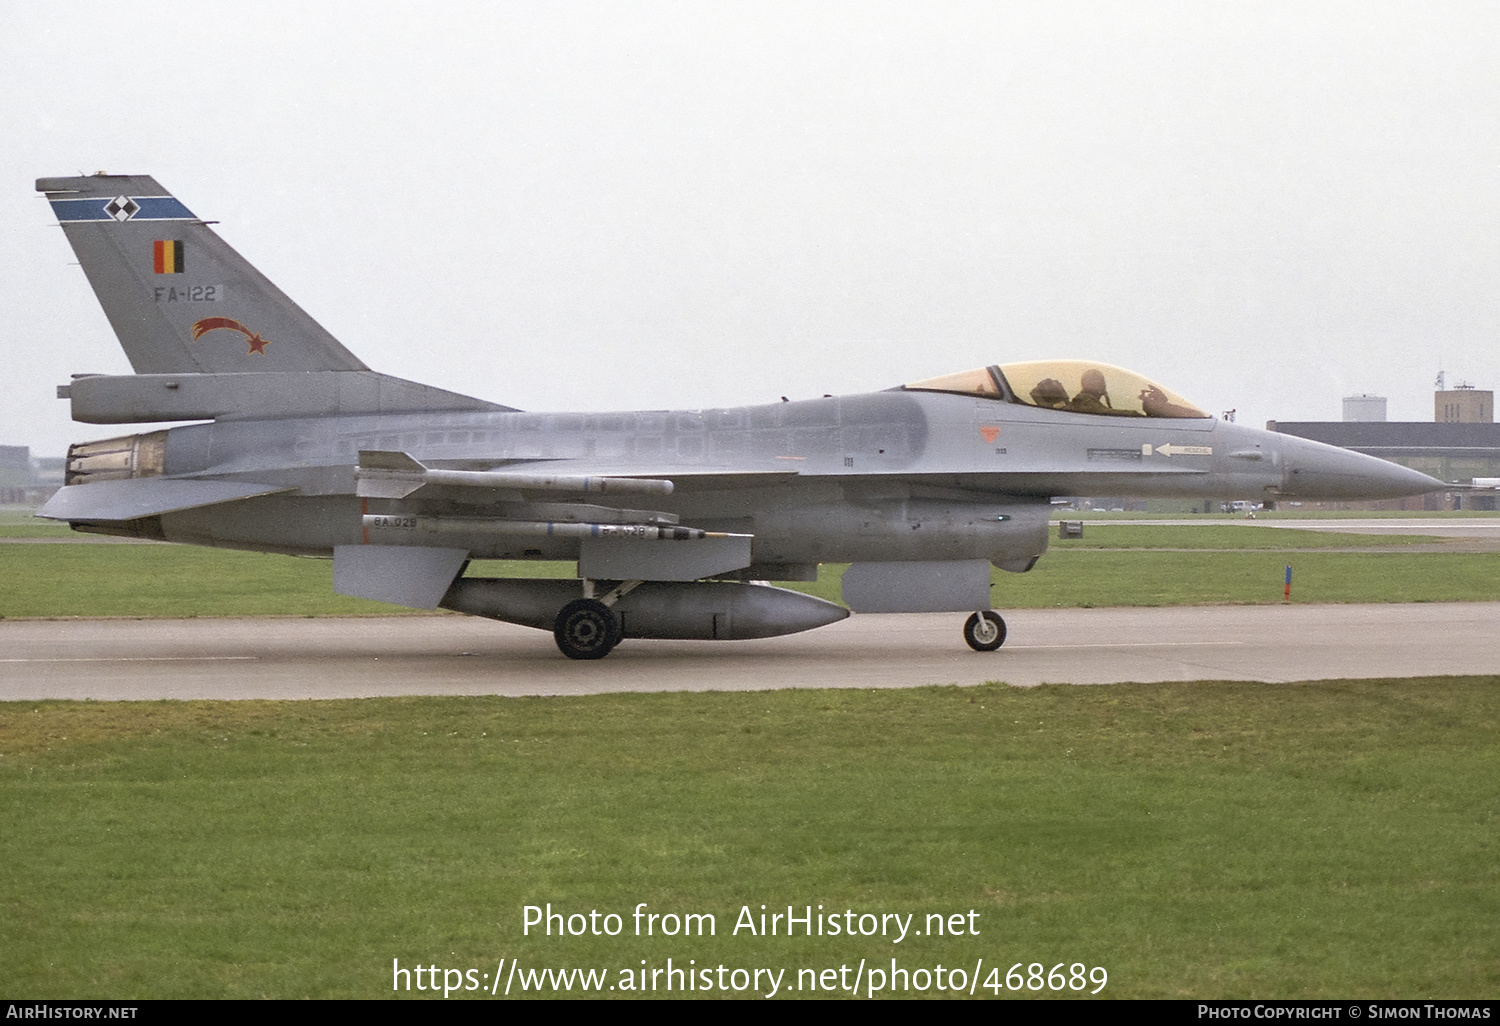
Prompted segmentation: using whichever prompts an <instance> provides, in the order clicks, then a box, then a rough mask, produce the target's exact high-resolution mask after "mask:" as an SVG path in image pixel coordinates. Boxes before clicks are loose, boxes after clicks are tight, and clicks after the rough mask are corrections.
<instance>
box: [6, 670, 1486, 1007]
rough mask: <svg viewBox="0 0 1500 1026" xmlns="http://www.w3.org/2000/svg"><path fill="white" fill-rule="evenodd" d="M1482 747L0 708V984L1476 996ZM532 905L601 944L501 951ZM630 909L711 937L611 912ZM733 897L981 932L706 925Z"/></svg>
mask: <svg viewBox="0 0 1500 1026" xmlns="http://www.w3.org/2000/svg"><path fill="white" fill-rule="evenodd" d="M1497 768H1500V682H1497V681H1496V680H1495V679H1493V678H1487V679H1472V678H1470V679H1463V678H1447V679H1433V680H1417V681H1363V682H1359V681H1340V682H1324V683H1312V684H1305V685H1292V686H1268V685H1246V684H1213V683H1204V684H1182V685H1176V684H1172V685H1168V684H1160V685H1122V686H1115V687H1108V688H1073V687H1064V686H1048V687H1041V688H1036V689H1030V690H1018V689H1010V688H1006V687H1003V686H994V685H990V686H985V687H981V688H965V689H954V688H944V689H915V690H911V691H878V692H858V691H855V692H850V691H839V692H834V691H786V692H769V693H757V694H726V693H708V694H658V695H624V696H595V697H580V698H552V699H502V698H462V699H460V698H455V699H390V700H368V701H357V702H290V703H278V702H240V703H208V702H158V703H112V704H107V705H101V704H94V703H25V704H4V705H0V782H3V784H0V786H3V791H4V796H5V829H4V831H3V832H0V856H3V859H4V864H5V866H6V872H5V873H4V874H0V902H3V907H4V914H3V915H0V950H3V951H4V952H5V957H4V959H3V960H0V990H3V992H4V993H6V994H10V995H25V996H28V997H45V996H69V997H85V996H112V997H198V996H202V997H218V996H233V997H256V996H262V995H265V996H271V997H305V996H318V997H332V996H342V997H380V996H385V995H388V994H390V992H391V990H390V988H391V984H392V959H400V961H401V964H402V965H408V966H409V965H416V964H421V965H437V966H439V967H440V968H456V969H460V970H467V969H470V968H473V969H476V970H477V971H478V972H480V973H485V972H489V973H493V971H494V967H495V965H496V963H497V961H498V959H500V958H502V957H504V958H508V959H519V960H521V961H520V965H521V966H522V967H523V968H546V967H550V968H562V967H598V968H603V969H607V970H608V971H609V975H608V977H607V978H608V980H609V981H610V982H615V981H616V980H617V979H618V974H619V971H620V970H622V969H639V968H640V967H641V964H642V961H643V960H644V961H645V963H646V964H647V965H648V967H663V966H665V964H666V960H667V958H669V957H670V958H672V959H674V961H675V963H676V964H677V965H678V966H681V965H683V964H684V963H686V962H687V960H688V959H694V960H696V964H697V965H699V966H702V965H710V966H718V965H720V964H723V965H725V966H727V967H729V968H731V969H732V968H735V967H747V968H751V969H753V968H757V967H760V968H776V967H780V968H785V969H786V970H788V974H787V977H786V979H787V980H792V981H794V980H795V979H796V971H797V970H799V969H808V968H811V969H817V970H820V971H821V970H823V969H828V968H835V969H836V968H838V967H839V966H843V965H847V966H848V968H849V972H850V974H851V976H852V973H853V971H854V967H855V965H856V964H857V963H858V962H859V960H860V959H866V960H867V963H868V964H869V965H872V966H873V965H885V966H888V965H889V960H890V959H891V958H892V957H895V958H896V959H897V960H898V962H899V964H900V965H902V966H905V967H907V968H912V969H914V968H918V967H927V968H928V969H929V970H930V969H931V968H932V967H934V966H936V965H937V964H939V963H941V964H943V965H945V966H948V967H950V968H952V967H957V966H964V967H972V966H974V965H975V963H976V961H978V960H980V959H982V960H983V961H982V964H981V977H983V976H984V975H985V974H986V973H987V971H988V970H987V968H986V967H999V969H1000V976H999V977H997V978H996V979H997V980H998V979H1000V978H1002V977H1003V976H1004V973H1005V971H1006V970H1007V969H1008V968H1009V967H1010V966H1012V965H1013V964H1014V963H1016V962H1024V963H1027V964H1028V965H1029V964H1030V963H1033V962H1040V963H1043V964H1044V965H1045V966H1046V967H1047V968H1049V969H1050V968H1051V967H1052V966H1053V965H1054V964H1056V963H1058V962H1064V963H1068V964H1069V965H1071V964H1073V963H1082V964H1084V965H1085V966H1087V967H1088V968H1090V969H1092V968H1093V967H1096V966H1097V967H1102V968H1103V969H1104V970H1106V971H1107V972H1108V983H1107V985H1106V988H1105V990H1104V994H1103V996H1110V997H1148V996H1150V997H1184V996H1192V997H1210V996H1222V997H1262V998H1265V997H1315V996H1345V997H1348V996H1359V997H1403V998H1416V997H1442V996H1450V997H1471V998H1472V997H1483V996H1488V997H1494V996H1496V994H1497V993H1500V932H1497V931H1496V930H1495V922H1496V920H1497V917H1500V806H1497V803H1496V789H1495V781H1496V770H1497ZM549 902H550V903H551V904H552V906H553V907H554V909H558V910H562V911H564V912H581V913H585V914H586V913H588V912H589V911H590V910H594V909H597V910H599V911H600V912H601V913H608V912H614V913H617V914H620V915H622V916H623V917H624V923H625V924H626V925H625V931H624V933H623V934H622V935H621V936H619V937H615V938H610V937H594V936H582V937H566V938H562V937H558V936H553V937H551V938H547V937H544V936H536V935H533V936H530V937H525V936H523V935H522V914H523V913H522V909H523V906H525V905H538V906H545V905H546V904H547V903H549ZM639 902H647V903H648V909H649V910H651V911H657V912H663V913H665V912H677V913H679V914H681V913H687V912H697V913H712V914H714V916H715V917H716V926H717V930H716V935H715V936H713V937H703V938H698V937H693V938H691V939H688V938H684V937H680V936H679V937H675V938H663V937H660V936H657V937H653V938H645V937H641V938H637V937H635V936H632V935H630V932H631V931H630V926H629V924H630V918H629V913H630V912H631V911H632V910H633V909H634V908H635V907H636V905H637V903H639ZM762 904H764V905H766V906H768V908H769V910H770V911H779V910H784V908H785V906H787V905H789V904H790V905H793V906H795V907H796V908H797V909H798V911H799V913H800V911H801V910H802V909H803V908H804V907H805V906H808V905H811V906H813V907H814V908H815V909H816V907H817V906H818V905H820V904H821V905H822V906H823V907H824V910H825V911H829V910H831V911H837V912H840V913H842V912H843V911H844V910H854V911H855V913H856V915H858V914H859V913H863V912H869V913H876V914H882V913H891V912H894V913H898V914H903V915H905V914H914V915H915V919H914V923H915V924H916V928H917V929H920V928H921V926H922V925H923V924H924V923H926V918H925V917H926V916H927V915H928V914H930V913H942V914H943V915H944V916H948V915H951V914H955V913H961V914H963V915H964V916H967V913H968V912H969V911H970V910H973V911H974V912H975V913H976V914H977V915H976V918H974V919H973V920H969V919H967V918H965V920H964V926H965V928H966V929H967V927H968V926H969V925H971V924H972V925H973V926H974V927H975V928H977V930H978V935H977V936H968V935H965V936H958V937H952V936H944V937H936V936H922V937H917V936H909V937H908V938H907V939H906V940H905V941H903V942H901V943H900V944H894V943H892V939H891V938H890V937H886V938H884V939H882V938H880V937H878V936H877V937H859V938H854V939H850V938H846V937H836V938H835V937H828V936H824V937H821V938H819V937H812V938H807V937H801V936H798V937H794V938H791V939H788V938H786V937H784V936H777V937H757V936H751V935H749V934H748V933H746V932H745V931H744V930H741V931H740V933H739V935H738V936H735V935H734V934H733V932H732V931H733V926H734V924H735V921H736V919H737V918H738V915H739V913H740V909H741V908H742V907H743V906H748V907H749V908H750V909H751V910H752V913H753V915H755V916H758V915H759V912H760V906H761V905H762ZM967 971H968V970H966V972H967ZM1025 971H1026V970H1025V969H1024V968H1023V970H1022V972H1025ZM1064 971H1065V972H1066V971H1067V970H1064ZM978 982H979V984H980V986H979V989H978V991H977V993H978V994H980V995H985V996H988V992H987V991H986V990H984V989H983V983H984V980H983V979H982V978H981V979H979V980H978ZM484 985H485V986H486V987H487V986H489V983H488V981H487V980H486V981H485V984H484ZM788 985H789V986H790V985H791V984H788ZM1090 989H1092V984H1091V985H1090ZM413 993H414V995H415V992H413ZM793 993H795V991H793ZM1001 993H1002V994H1004V993H1006V992H1005V991H1004V990H1002V991H1001ZM423 996H427V995H423ZM804 996H805V992H804Z"/></svg>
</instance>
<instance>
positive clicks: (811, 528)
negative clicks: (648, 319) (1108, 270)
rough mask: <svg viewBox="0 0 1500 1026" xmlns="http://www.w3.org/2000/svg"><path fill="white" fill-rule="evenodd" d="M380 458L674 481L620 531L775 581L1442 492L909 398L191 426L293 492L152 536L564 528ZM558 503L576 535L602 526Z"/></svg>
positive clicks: (188, 447) (487, 540)
mask: <svg viewBox="0 0 1500 1026" xmlns="http://www.w3.org/2000/svg"><path fill="white" fill-rule="evenodd" d="M371 450H380V451H401V452H405V453H407V454H409V455H411V456H413V457H415V458H416V459H417V460H420V461H421V462H422V463H424V464H426V465H428V466H432V467H448V468H459V469H478V470H491V469H495V468H505V469H516V470H523V469H524V470H527V471H532V472H537V473H549V474H570V473H577V474H593V475H615V476H622V477H623V476H636V477H661V478H668V479H671V480H672V481H674V482H675V489H674V491H673V492H672V494H670V495H665V496H652V497H650V498H642V499H641V500H640V504H641V505H643V506H647V507H649V508H648V509H644V510H639V511H624V518H625V519H626V520H627V521H628V520H629V519H630V514H632V513H638V514H639V518H638V519H639V520H640V522H648V521H651V520H653V519H655V518H656V517H657V515H658V514H669V515H672V516H674V517H676V518H677V519H678V520H680V522H681V523H682V524H685V525H691V526H692V527H695V528H701V529H705V530H711V531H735V532H740V533H746V534H751V535H753V536H754V540H753V542H752V546H753V549H752V551H753V559H754V563H755V564H757V565H760V566H775V565H786V566H792V565H807V564H816V563H819V562H855V561H861V560H871V561H900V560H959V559H980V558H982V559H987V560H990V561H991V562H993V563H995V564H996V565H999V566H1002V567H1003V568H1005V569H1013V570H1022V569H1027V568H1029V565H1030V563H1031V562H1033V561H1034V560H1035V558H1036V557H1037V556H1039V555H1040V554H1041V553H1042V552H1043V551H1044V550H1045V549H1046V545H1047V538H1046V522H1047V513H1048V508H1049V503H1050V500H1051V499H1053V498H1054V497H1056V496H1066V495H1119V496H1139V497H1184V498H1212V499H1251V500H1257V501H1261V500H1266V499H1275V498H1289V497H1304V498H1325V499H1344V498H1380V497H1385V496H1396V495H1405V494H1411V493H1412V492H1419V491H1422V490H1425V488H1426V486H1427V485H1429V484H1430V483H1431V481H1430V479H1428V478H1425V477H1423V476H1422V475H1419V474H1416V473H1415V472H1412V471H1408V470H1406V469H1405V468H1402V467H1399V466H1396V465H1394V464H1390V463H1387V462H1384V461H1381V460H1376V459H1373V458H1371V457H1366V456H1362V455H1360V454H1357V453H1351V452H1348V451H1346V450H1341V449H1335V448H1333V447H1330V446H1325V445H1320V444H1318V443H1315V442H1309V441H1307V440H1304V439H1300V438H1295V437H1291V436H1285V435H1278V434H1275V433H1272V432H1267V431H1261V430H1258V429H1255V428H1249V427H1244V426H1241V425H1236V424H1232V423H1227V422H1223V421H1219V420H1215V419H1213V418H1193V419H1155V418H1142V417H1112V416H1100V415H1095V414H1085V413H1074V412H1067V411H1060V410H1048V409H1040V408H1035V407H1030V406H1025V405H1021V404H1017V403H1012V402H1007V401H1004V400H1001V399H992V398H985V397H976V396H969V395H960V394H952V393H944V392H933V391H919V390H905V389H893V390H890V391H884V392H875V393H870V394H865V395H855V396H846V397H834V398H825V399H814V400H808V401H803V402H781V403H774V404H770V405H765V406H750V407H737V408H728V409H708V410H690V411H644V412H628V413H525V412H517V411H501V412H491V411H454V412H423V413H405V414H384V415H362V416H358V415H357V416H319V417H306V418H280V419H221V420H219V421H218V422H215V423H212V424H199V425H190V426H185V427H176V428H172V429H170V431H169V432H168V434H167V441H166V447H165V457H164V463H163V465H162V467H161V471H162V472H164V475H165V476H167V477H174V478H197V479H204V478H208V479H214V480H240V481H248V482H254V483H257V484H261V485H265V486H276V487H280V488H283V489H288V490H286V491H283V492H280V493H278V494H274V495H265V496H261V497H257V498H249V499H244V500H241V501H237V502H229V503H222V504H217V505H209V506H203V507H199V508H196V509H186V510H180V511H176V512H170V513H164V514H162V515H160V517H159V518H157V519H156V520H155V521H154V523H153V525H152V528H151V529H150V533H151V534H153V535H155V536H157V537H162V538H165V539H166V540H170V541H180V542H187V543H192V544H200V545H216V546H223V547H230V548H243V549H253V550H261V551H272V552H284V553H294V554H301V555H329V554H331V552H332V550H333V548H334V547H335V546H339V545H351V544H359V543H361V542H366V543H368V542H369V541H371V540H372V539H370V538H369V537H368V536H367V535H365V534H364V532H365V531H367V530H368V528H367V527H362V517H361V515H362V513H368V514H385V515H389V516H390V517H391V518H392V521H393V522H394V523H405V522H408V521H411V522H415V521H416V520H417V518H427V517H444V516H447V517H459V518H463V517H474V518H492V519H493V518H498V519H502V520H503V519H506V518H514V517H524V518H527V519H532V520H535V519H553V518H552V517H550V516H549V515H548V505H549V504H546V503H542V504H539V503H537V502H535V501H533V498H531V497H528V496H526V495H524V494H521V493H514V494H510V493H507V492H506V491H505V490H496V489H429V490H427V491H424V492H422V493H418V494H414V495H412V496H409V497H407V498H404V499H360V498H358V497H357V496H356V494H355V493H356V477H355V467H356V465H357V464H358V462H359V454H360V452H361V451H371ZM586 501H587V500H586V499H585V500H584V502H585V503H586ZM556 505H557V508H558V509H559V510H563V511H566V512H565V514H563V515H562V516H565V517H566V518H572V519H576V518H578V517H579V516H580V515H583V514H586V512H587V507H586V506H584V507H580V505H579V504H577V503H568V504H556ZM617 506H618V504H617V503H612V504H611V505H610V507H609V508H608V510H607V511H603V510H601V517H602V519H604V520H607V521H616V522H617V521H620V520H621V518H622V511H620V510H618V509H617V508H616V507H617ZM362 507H363V508H362ZM562 516H560V518H562ZM158 526H159V533H157V530H156V528H157V527H158ZM391 530H393V531H402V530H405V533H404V534H401V535H399V536H393V537H383V538H379V539H375V540H377V541H383V542H386V543H397V542H398V541H399V543H400V544H406V545H411V544H418V545H421V544H445V545H453V544H461V545H462V547H464V548H467V549H469V551H470V553H471V555H472V556H473V557H474V558H507V559H525V558H533V559H575V558H577V555H578V543H577V541H576V539H568V538H547V537H525V536H514V535H494V534H487V533H483V532H478V533H474V534H473V535H472V536H468V537H460V538H457V539H456V538H455V537H454V536H453V535H452V534H451V533H450V534H448V535H446V536H444V538H443V539H442V540H441V541H439V540H438V539H436V538H433V539H424V537H423V536H422V533H421V531H420V530H412V529H410V528H402V527H399V526H397V527H393V528H392V529H391Z"/></svg>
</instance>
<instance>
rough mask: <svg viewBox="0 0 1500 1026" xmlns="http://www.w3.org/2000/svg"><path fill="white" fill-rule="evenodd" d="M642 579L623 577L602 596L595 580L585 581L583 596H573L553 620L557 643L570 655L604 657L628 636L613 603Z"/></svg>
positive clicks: (577, 657)
mask: <svg viewBox="0 0 1500 1026" xmlns="http://www.w3.org/2000/svg"><path fill="white" fill-rule="evenodd" d="M641 583H642V582H640V581H621V582H620V583H619V584H618V585H616V586H615V587H614V588H611V589H610V590H609V591H608V592H606V593H605V594H604V595H603V596H602V597H600V598H594V582H593V581H590V580H585V581H584V582H583V598H581V599H574V600H573V601H572V602H569V603H568V604H567V605H565V606H563V607H562V609H561V610H559V611H558V614H557V619H556V620H554V621H553V622H552V636H553V637H554V638H556V639H557V647H558V648H560V649H562V654H563V655H565V656H567V657H568V658H569V659H603V658H604V657H605V656H607V655H609V653H610V652H611V651H612V650H613V649H614V647H615V646H616V645H618V644H619V643H620V639H621V638H623V637H624V636H625V629H624V625H623V624H622V623H621V622H620V617H619V614H617V613H616V612H615V611H614V608H613V606H614V604H615V603H616V602H618V601H620V599H621V598H623V597H624V596H626V595H628V594H629V593H630V592H631V591H633V590H635V589H636V588H637V587H638V586H639V585H640V584H641Z"/></svg>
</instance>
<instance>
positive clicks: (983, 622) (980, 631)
mask: <svg viewBox="0 0 1500 1026" xmlns="http://www.w3.org/2000/svg"><path fill="white" fill-rule="evenodd" d="M964 640H965V641H967V642H968V643H969V647H970V648H972V649H973V650H974V651H976V652H993V651H995V649H997V648H999V647H1000V646H1001V645H1003V644H1005V621H1004V620H1002V619H1000V614H999V613H997V612H995V611H994V610H991V609H986V610H985V611H984V612H982V613H974V614H972V615H971V616H970V617H969V619H968V622H967V623H965V624H964Z"/></svg>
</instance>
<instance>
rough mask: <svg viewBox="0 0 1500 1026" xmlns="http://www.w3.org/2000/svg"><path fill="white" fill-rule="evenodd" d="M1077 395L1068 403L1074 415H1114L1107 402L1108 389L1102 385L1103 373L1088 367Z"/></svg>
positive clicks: (1095, 368)
mask: <svg viewBox="0 0 1500 1026" xmlns="http://www.w3.org/2000/svg"><path fill="white" fill-rule="evenodd" d="M1080 384H1081V387H1080V388H1079V389H1078V394H1077V395H1075V396H1074V397H1073V398H1072V400H1071V401H1070V402H1069V403H1068V409H1070V410H1072V411H1073V412H1074V413H1114V412H1115V410H1114V406H1113V405H1112V404H1111V403H1110V401H1109V387H1108V386H1107V385H1106V384H1105V383H1104V372H1103V371H1101V370H1099V369H1098V368H1097V367H1090V368H1089V369H1088V370H1086V371H1084V372H1083V377H1082V378H1081V381H1080Z"/></svg>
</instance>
